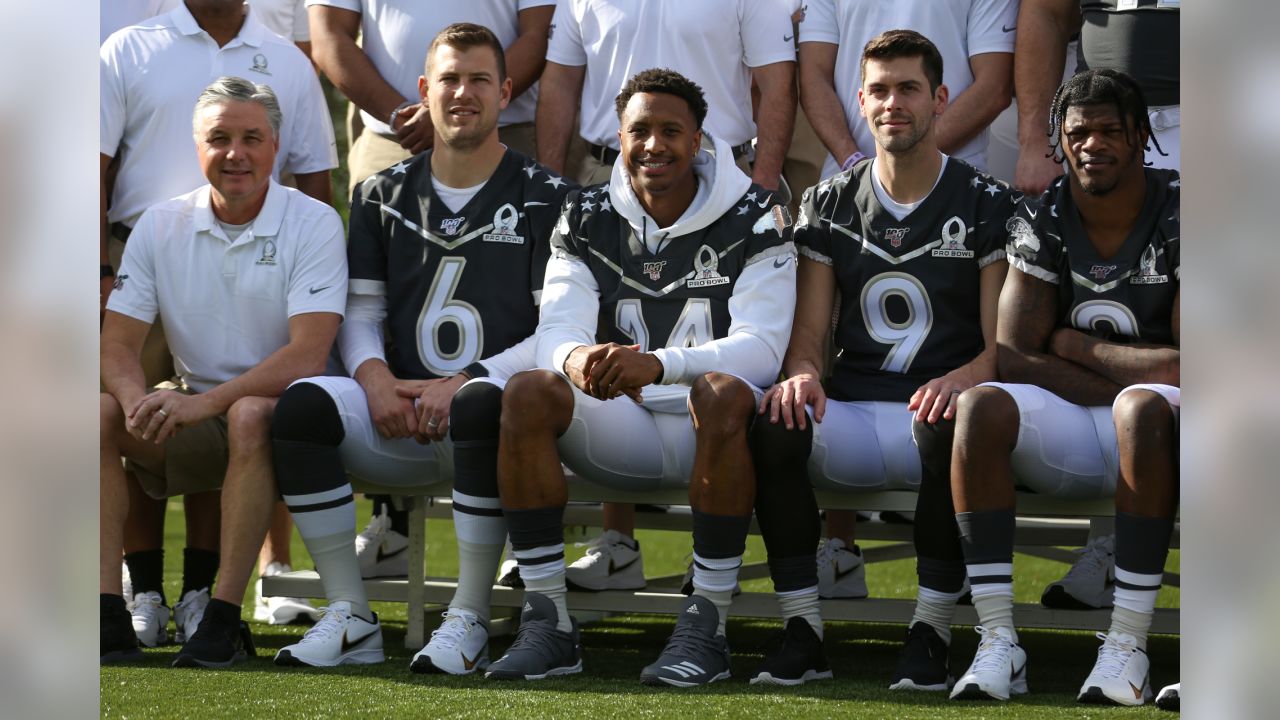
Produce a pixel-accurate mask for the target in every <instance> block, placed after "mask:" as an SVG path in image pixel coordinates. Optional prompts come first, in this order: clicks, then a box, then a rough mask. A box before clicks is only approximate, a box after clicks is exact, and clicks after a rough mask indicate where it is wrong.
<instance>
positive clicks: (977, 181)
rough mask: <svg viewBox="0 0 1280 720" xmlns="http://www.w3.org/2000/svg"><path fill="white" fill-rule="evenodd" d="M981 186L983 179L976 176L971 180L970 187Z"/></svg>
mask: <svg viewBox="0 0 1280 720" xmlns="http://www.w3.org/2000/svg"><path fill="white" fill-rule="evenodd" d="M981 184H982V178H980V177H978V176H977V175H974V176H973V177H972V178H970V179H969V187H978V186H979V185H981Z"/></svg>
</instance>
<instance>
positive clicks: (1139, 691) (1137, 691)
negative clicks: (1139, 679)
mask: <svg viewBox="0 0 1280 720" xmlns="http://www.w3.org/2000/svg"><path fill="white" fill-rule="evenodd" d="M1129 689H1130V690H1132V691H1133V699H1134V700H1141V699H1142V689H1141V688H1139V687H1136V686H1134V684H1133V683H1129Z"/></svg>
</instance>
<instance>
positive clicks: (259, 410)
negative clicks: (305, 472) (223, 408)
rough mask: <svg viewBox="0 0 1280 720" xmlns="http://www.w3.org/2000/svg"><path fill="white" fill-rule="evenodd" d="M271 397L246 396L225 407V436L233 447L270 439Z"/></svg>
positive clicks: (272, 406)
mask: <svg viewBox="0 0 1280 720" xmlns="http://www.w3.org/2000/svg"><path fill="white" fill-rule="evenodd" d="M274 408H275V402H273V401H272V400H271V398H265V397H255V396H246V397H242V398H240V399H239V400H236V401H235V402H234V403H231V407H230V408H227V438H228V442H229V443H230V445H231V447H232V448H233V449H235V448H240V449H244V448H245V447H246V446H247V445H250V444H252V445H261V444H265V443H267V442H269V441H270V440H271V414H272V411H273V410H274Z"/></svg>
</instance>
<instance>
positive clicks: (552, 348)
mask: <svg viewBox="0 0 1280 720" xmlns="http://www.w3.org/2000/svg"><path fill="white" fill-rule="evenodd" d="M792 292H793V293H794V288H793V290H792ZM599 312H600V287H599V285H597V284H596V279H595V276H594V275H592V274H591V269H590V268H588V267H587V264H586V263H584V262H583V261H582V260H580V259H578V258H576V257H572V256H570V255H566V254H564V253H555V254H553V255H552V256H551V259H550V260H548V261H547V274H546V279H545V281H544V282H543V285H542V307H541V309H540V311H539V317H538V331H537V334H536V336H535V337H536V338H537V360H538V367H540V368H546V369H547V370H553V371H555V372H558V373H560V374H562V375H563V374H564V361H565V359H566V358H568V357H569V353H571V352H573V351H574V349H575V348H578V347H581V346H583V345H593V344H595V337H596V322H597V321H598V320H599Z"/></svg>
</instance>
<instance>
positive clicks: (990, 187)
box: [983, 183, 1000, 197]
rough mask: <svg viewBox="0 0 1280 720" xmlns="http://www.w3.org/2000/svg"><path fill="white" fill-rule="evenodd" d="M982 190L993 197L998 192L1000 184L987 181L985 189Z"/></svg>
mask: <svg viewBox="0 0 1280 720" xmlns="http://www.w3.org/2000/svg"><path fill="white" fill-rule="evenodd" d="M983 192H985V193H987V194H988V195H990V196H992V197H995V196H996V195H999V194H1000V186H999V185H996V184H995V183H988V184H987V189H986V190H983Z"/></svg>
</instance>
